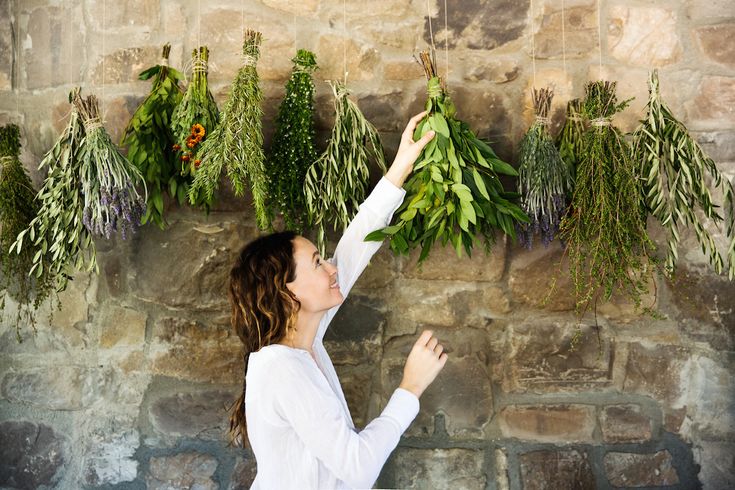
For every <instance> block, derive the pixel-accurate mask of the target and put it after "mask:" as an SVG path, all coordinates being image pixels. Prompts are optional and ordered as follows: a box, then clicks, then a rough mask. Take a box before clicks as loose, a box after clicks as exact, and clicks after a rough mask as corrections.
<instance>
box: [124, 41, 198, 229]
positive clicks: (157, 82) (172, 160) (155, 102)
mask: <svg viewBox="0 0 735 490" xmlns="http://www.w3.org/2000/svg"><path fill="white" fill-rule="evenodd" d="M170 51H171V45H170V44H166V45H164V46H163V55H162V56H163V57H162V60H161V64H160V65H156V66H154V67H151V68H148V69H147V70H145V71H143V72H141V73H140V75H139V76H138V78H139V79H141V80H149V79H151V78H152V79H153V86H152V87H151V91H150V93H149V94H148V96H147V97H146V98H145V100H144V101H143V103H142V104H141V105H140V106H139V107H138V109H137V110H136V111H135V114H133V117H132V118H131V119H130V122H129V123H128V127H127V128H126V129H125V134H124V135H123V138H122V142H121V143H120V144H121V145H124V146H127V147H128V160H130V162H131V163H133V164H134V165H135V166H136V167H137V168H138V169H139V170H140V172H141V173H142V174H143V177H144V178H145V181H146V186H147V188H148V202H147V206H146V213H145V215H144V216H143V221H142V224H145V223H147V222H149V221H153V222H154V223H156V224H157V225H158V226H159V227H160V228H161V229H163V228H165V227H166V220H165V219H164V217H163V193H164V192H167V193H168V194H169V195H170V196H171V197H172V198H174V199H178V201H179V204H183V202H184V199H185V198H186V190H187V187H188V179H186V178H185V177H183V176H182V175H181V172H179V163H178V158H177V156H176V150H175V149H174V145H175V144H176V141H175V140H174V135H173V132H172V131H171V115H172V114H173V112H174V109H175V108H176V106H177V105H178V104H179V102H181V98H182V91H181V88H180V87H179V81H181V80H183V78H184V77H183V75H182V74H181V73H180V72H179V71H178V70H175V69H173V68H171V67H170V66H168V56H169V52H170Z"/></svg>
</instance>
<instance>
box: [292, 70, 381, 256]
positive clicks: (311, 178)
mask: <svg viewBox="0 0 735 490" xmlns="http://www.w3.org/2000/svg"><path fill="white" fill-rule="evenodd" d="M329 85H330V86H331V87H332V92H333V93H334V110H335V120H334V129H332V135H331V137H330V139H329V143H328V144H327V149H326V150H325V152H324V153H323V154H322V155H321V156H320V157H319V159H318V160H317V161H316V162H315V163H314V165H312V166H311V167H310V168H309V171H308V172H307V174H306V181H305V182H304V194H305V196H306V205H307V209H308V213H309V224H310V226H312V227H317V246H318V247H319V250H320V251H321V252H322V255H325V253H326V227H327V225H328V224H331V225H332V227H333V229H334V230H338V229H341V230H344V229H345V228H347V225H349V224H350V221H351V220H352V218H354V216H355V214H356V213H357V209H358V207H359V206H360V203H361V202H362V201H363V200H364V199H365V194H366V191H367V188H368V183H369V180H370V168H369V167H368V163H369V160H370V156H371V155H372V157H373V158H374V159H375V161H376V162H377V164H378V166H379V167H380V168H381V170H382V171H383V172H385V170H386V168H385V156H384V155H383V146H382V145H381V143H380V136H379V135H378V131H377V130H376V129H375V127H374V126H373V125H372V124H370V122H369V121H368V120H367V119H365V116H364V115H363V114H362V112H361V111H360V108H359V107H358V106H357V104H355V103H354V102H352V101H351V100H350V98H349V97H348V95H349V92H348V91H347V88H346V87H345V85H344V84H343V83H341V82H329Z"/></svg>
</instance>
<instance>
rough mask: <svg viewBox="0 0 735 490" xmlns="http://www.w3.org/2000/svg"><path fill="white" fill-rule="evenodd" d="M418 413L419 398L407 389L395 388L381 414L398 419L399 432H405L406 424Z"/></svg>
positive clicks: (409, 423)
mask: <svg viewBox="0 0 735 490" xmlns="http://www.w3.org/2000/svg"><path fill="white" fill-rule="evenodd" d="M418 413H419V399H418V398H417V397H416V395H414V394H413V393H411V392H410V391H408V390H404V389H403V388H396V391H394V392H393V396H391V397H390V400H388V404H387V405H386V406H385V409H384V410H383V414H382V415H386V416H388V417H391V418H392V419H394V420H396V421H398V425H399V426H400V428H401V434H403V433H404V432H406V429H408V426H409V425H411V422H413V419H415V418H416V415H418Z"/></svg>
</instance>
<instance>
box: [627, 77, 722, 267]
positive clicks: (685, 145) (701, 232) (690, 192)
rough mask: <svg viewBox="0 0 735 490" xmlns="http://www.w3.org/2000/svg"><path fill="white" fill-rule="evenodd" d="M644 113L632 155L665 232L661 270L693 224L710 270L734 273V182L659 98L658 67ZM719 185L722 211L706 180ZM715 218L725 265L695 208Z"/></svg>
mask: <svg viewBox="0 0 735 490" xmlns="http://www.w3.org/2000/svg"><path fill="white" fill-rule="evenodd" d="M648 90H649V94H650V97H649V99H648V105H647V106H646V108H647V114H646V117H645V119H643V120H642V121H641V124H640V126H638V128H637V129H636V131H635V133H634V135H633V136H634V146H633V158H634V159H635V161H636V162H638V164H640V165H641V169H640V173H641V176H642V179H643V195H644V196H645V202H646V206H647V208H648V211H649V212H650V213H651V214H652V215H653V217H655V218H656V219H657V220H659V222H660V223H661V225H662V226H663V227H664V228H665V229H666V232H667V233H668V242H667V247H668V251H667V254H666V262H665V270H666V272H667V274H669V275H673V274H674V272H675V270H676V261H677V259H678V247H679V240H680V235H681V232H682V230H683V229H684V228H686V227H688V226H689V225H691V226H692V227H693V228H694V233H695V236H696V237H697V241H698V242H699V245H700V246H701V248H702V253H704V254H705V255H706V256H707V258H708V259H709V262H710V264H711V265H712V267H713V268H714V270H715V271H716V272H717V273H718V274H720V273H722V271H723V270H725V269H726V270H727V271H728V276H729V278H730V279H731V280H732V279H733V277H735V234H734V233H733V224H734V223H733V220H734V219H735V213H733V186H732V183H731V182H730V181H729V180H728V178H727V177H725V176H723V175H722V174H721V173H720V171H719V170H718V169H717V166H716V165H715V162H714V161H713V160H712V159H711V158H709V157H708V156H707V155H706V154H705V153H704V151H703V150H702V147H700V146H699V144H698V143H697V142H696V141H695V140H694V138H692V136H691V135H690V134H689V131H687V129H686V127H685V126H684V125H683V124H682V123H681V122H680V121H678V120H677V119H676V118H675V117H674V115H673V114H672V112H671V110H670V109H669V107H668V106H667V105H666V102H664V101H663V100H662V98H661V92H660V90H659V82H658V72H657V71H655V70H654V71H653V72H651V75H650V78H649V82H648ZM710 180H711V182H712V183H713V185H714V187H715V188H719V189H720V190H721V191H722V195H723V199H724V206H723V207H724V209H725V216H724V217H723V216H721V215H720V214H719V213H718V212H717V208H718V207H720V206H718V205H716V204H714V202H713V199H712V193H711V191H710V188H709V185H708V182H709V181H710ZM698 209H699V210H701V211H702V213H703V214H704V217H705V218H707V219H708V220H710V221H711V222H713V223H715V224H720V223H722V222H723V221H725V224H726V234H727V236H728V238H729V240H730V245H729V248H728V251H727V254H726V255H727V266H725V259H723V257H722V255H721V254H720V252H719V251H718V250H717V246H716V244H715V240H714V238H713V237H712V235H711V234H710V232H709V231H707V229H706V228H705V221H704V220H702V218H701V217H700V216H699V214H698Z"/></svg>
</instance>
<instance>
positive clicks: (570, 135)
mask: <svg viewBox="0 0 735 490" xmlns="http://www.w3.org/2000/svg"><path fill="white" fill-rule="evenodd" d="M585 130H586V126H585V120H584V116H582V101H581V100H579V99H572V100H570V101H569V102H567V114H566V119H565V120H564V126H562V128H561V131H560V132H559V135H558V137H557V141H556V144H557V147H558V148H559V155H561V159H562V160H563V161H564V163H565V164H566V166H567V168H568V169H569V174H570V175H571V176H572V179H573V178H574V174H575V172H576V168H577V163H578V162H579V158H580V152H581V150H582V138H583V136H584V132H585Z"/></svg>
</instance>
